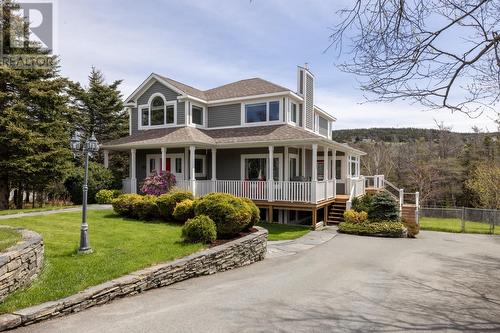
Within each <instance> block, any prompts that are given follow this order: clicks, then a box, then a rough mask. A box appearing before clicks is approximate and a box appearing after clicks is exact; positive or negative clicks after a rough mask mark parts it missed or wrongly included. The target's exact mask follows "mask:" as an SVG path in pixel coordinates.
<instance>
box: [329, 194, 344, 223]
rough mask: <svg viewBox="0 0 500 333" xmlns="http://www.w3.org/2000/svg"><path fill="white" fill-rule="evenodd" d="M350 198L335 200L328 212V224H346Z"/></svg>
mask: <svg viewBox="0 0 500 333" xmlns="http://www.w3.org/2000/svg"><path fill="white" fill-rule="evenodd" d="M347 200H348V198H335V200H334V201H333V204H332V205H330V207H329V210H328V224H339V223H340V222H344V212H345V210H346V202H347Z"/></svg>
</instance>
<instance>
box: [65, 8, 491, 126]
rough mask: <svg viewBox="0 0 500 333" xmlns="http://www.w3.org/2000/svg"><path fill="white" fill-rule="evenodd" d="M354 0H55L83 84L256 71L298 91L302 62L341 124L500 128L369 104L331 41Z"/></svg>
mask: <svg viewBox="0 0 500 333" xmlns="http://www.w3.org/2000/svg"><path fill="white" fill-rule="evenodd" d="M346 3H347V4H349V3H350V1H314V0H302V1H298V0H253V1H251V2H250V1H249V0H231V1H229V0H227V1H220V0H218V1H217V0H187V1H170V0H168V1H167V0H164V1H160V0H157V1H131V0H126V1H112V0H99V1H98V0H68V1H61V0H59V1H58V3H57V4H58V14H57V17H58V19H57V37H56V38H57V52H58V53H59V54H60V56H61V72H62V74H63V75H65V76H68V77H69V78H71V79H72V80H76V81H80V82H82V83H85V82H86V80H87V79H86V78H87V75H88V73H89V70H90V67H91V66H96V67H97V68H99V69H100V70H102V71H103V72H104V74H105V76H106V78H107V79H108V80H110V81H111V80H115V79H123V80H124V82H123V85H122V87H121V88H122V92H123V94H124V95H125V96H127V95H128V94H129V93H131V92H132V91H133V90H134V89H135V88H136V87H137V86H138V85H139V84H140V83H141V82H142V81H143V80H144V79H145V78H146V77H147V76H148V75H149V74H150V73H151V72H155V73H158V74H162V75H165V76H168V77H171V78H173V79H175V80H178V81H181V82H184V83H186V84H189V85H192V86H194V87H197V88H200V89H209V88H212V87H215V86H218V85H222V84H225V83H229V82H232V81H237V80H240V79H244V78H250V77H261V78H264V79H267V80H269V81H273V82H275V83H278V84H281V85H283V86H286V87H289V88H292V89H295V88H296V66H297V65H303V64H304V63H305V62H308V63H309V66H310V68H311V70H312V72H313V73H314V74H315V77H316V81H315V88H316V100H315V103H316V104H318V105H319V106H321V107H323V108H324V109H326V110H328V111H329V112H330V113H332V114H333V115H334V116H336V117H337V118H338V121H337V124H336V128H358V127H364V128H366V127H408V126H412V127H435V122H434V121H435V120H437V121H444V122H445V123H447V124H449V125H451V126H453V129H454V130H457V131H470V128H471V126H472V125H477V126H479V127H481V128H487V129H489V130H494V129H495V126H494V124H493V121H492V120H490V119H489V118H488V117H486V116H483V117H480V118H478V119H470V118H468V117H467V116H465V115H463V114H457V113H455V114H450V112H448V111H422V110H423V107H421V106H418V105H410V104H409V103H407V102H404V101H402V102H397V103H390V104H380V103H377V104H374V103H368V104H366V103H364V104H360V102H362V101H364V98H363V96H362V93H361V92H360V91H359V90H358V89H357V81H356V78H355V77H354V76H352V75H348V74H345V73H342V72H340V71H339V70H338V69H337V68H336V67H335V63H336V62H337V61H338V59H337V58H336V54H335V53H334V52H326V53H325V52H324V51H325V49H326V48H327V47H328V45H329V39H328V36H329V33H330V30H329V29H330V27H332V26H333V25H334V24H335V22H336V20H337V19H338V18H337V16H336V13H335V12H336V10H338V9H339V8H340V7H341V6H343V5H345V4H346Z"/></svg>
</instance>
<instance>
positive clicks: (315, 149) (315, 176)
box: [311, 143, 318, 203]
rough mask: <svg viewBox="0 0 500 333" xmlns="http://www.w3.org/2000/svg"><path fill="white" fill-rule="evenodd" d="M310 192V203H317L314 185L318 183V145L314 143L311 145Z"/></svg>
mask: <svg viewBox="0 0 500 333" xmlns="http://www.w3.org/2000/svg"><path fill="white" fill-rule="evenodd" d="M311 172H312V177H311V192H312V201H313V202H314V203H316V202H317V198H316V185H317V184H316V183H317V181H318V145H317V144H316V143H315V144H313V145H312V166H311Z"/></svg>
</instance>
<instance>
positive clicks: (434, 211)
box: [419, 207, 500, 234]
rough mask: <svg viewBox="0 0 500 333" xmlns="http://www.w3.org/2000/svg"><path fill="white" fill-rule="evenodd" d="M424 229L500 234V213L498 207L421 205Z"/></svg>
mask: <svg viewBox="0 0 500 333" xmlns="http://www.w3.org/2000/svg"><path fill="white" fill-rule="evenodd" d="M419 214H420V218H421V225H422V227H423V229H428V230H440V231H453V232H468V233H482V234H495V233H496V234H500V213H499V212H498V210H496V209H480V208H469V207H454V208H444V207H443V208H439V207H420V211H419Z"/></svg>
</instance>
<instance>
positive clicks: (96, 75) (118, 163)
mask: <svg viewBox="0 0 500 333" xmlns="http://www.w3.org/2000/svg"><path fill="white" fill-rule="evenodd" d="M88 78H89V83H88V86H87V87H82V86H81V85H80V84H74V85H73V86H72V95H73V98H74V99H73V101H72V104H73V106H74V107H75V109H76V110H77V112H78V118H79V120H80V121H79V128H78V129H79V130H80V131H82V133H83V136H84V137H90V135H92V133H94V134H95V136H96V138H97V140H99V142H100V143H103V142H106V141H109V140H113V139H117V138H120V137H123V136H126V135H127V134H128V115H127V113H125V112H124V110H123V102H122V95H121V93H120V90H119V89H118V87H119V86H120V84H121V82H122V81H121V80H117V81H114V82H113V83H111V84H108V83H106V81H105V78H104V75H103V73H102V72H101V71H100V70H98V69H96V68H95V67H92V69H91V71H90V75H89V77H88ZM96 160H97V161H100V162H102V160H103V157H102V154H101V155H99V156H98V157H97V158H96ZM127 166H128V155H127V154H124V153H120V152H113V153H112V154H111V158H110V169H111V170H113V174H114V176H115V178H116V180H117V181H118V180H121V179H122V178H123V177H125V176H126V173H127V170H126V168H127Z"/></svg>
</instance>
